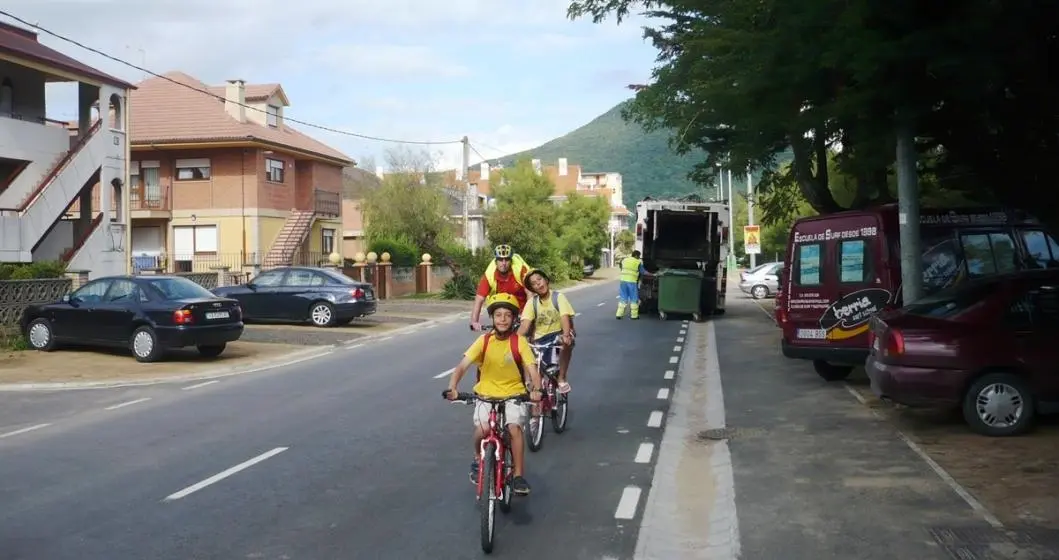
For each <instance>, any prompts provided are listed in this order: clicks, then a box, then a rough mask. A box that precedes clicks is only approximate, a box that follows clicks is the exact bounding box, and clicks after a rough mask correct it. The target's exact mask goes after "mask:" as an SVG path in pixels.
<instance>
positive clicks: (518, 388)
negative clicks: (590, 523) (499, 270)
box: [448, 293, 541, 496]
mask: <svg viewBox="0 0 1059 560" xmlns="http://www.w3.org/2000/svg"><path fill="white" fill-rule="evenodd" d="M486 310H487V312H488V313H489V316H490V317H491V318H492V320H493V332H491V333H486V334H484V335H482V336H480V337H478V339H477V340H475V341H474V344H471V347H470V348H468V349H467V351H466V352H464V354H463V360H461V361H460V363H459V365H457V366H456V368H455V370H453V372H452V378H451V380H450V381H449V389H448V398H449V400H456V398H457V394H458V393H457V389H456V388H457V387H458V386H459V384H460V380H461V379H462V378H463V376H464V374H465V373H467V368H469V367H471V365H473V364H478V372H479V380H478V383H476V384H475V385H474V392H475V394H477V395H481V396H482V397H486V398H490V399H502V398H508V397H517V396H519V395H524V394H525V393H526V385H525V382H524V381H523V371H524V372H525V374H526V375H528V376H529V378H530V386H531V391H530V400H532V401H535V402H536V401H539V400H540V398H541V391H540V388H541V378H540V374H539V373H538V372H537V364H536V360H534V358H533V350H532V349H531V348H530V346H529V343H528V342H527V341H526V338H525V337H524V336H519V335H518V334H516V333H515V332H514V331H513V330H512V325H513V324H514V322H515V317H516V316H517V315H518V312H519V305H518V300H517V299H515V296H513V295H510V294H505V293H499V294H496V295H495V296H493V297H492V298H491V300H490V301H489V305H488V307H487V309H486ZM489 409H490V407H489V405H488V404H486V403H481V402H479V403H476V404H475V407H474V425H475V427H474V461H473V462H472V463H471V482H472V483H474V484H477V483H478V454H479V453H480V452H481V443H482V439H483V438H484V437H485V434H486V432H487V431H488V430H489ZM504 417H505V419H506V423H507V430H508V433H509V434H510V436H511V456H512V463H514V465H513V467H514V468H513V470H514V473H513V477H512V479H511V489H512V490H513V491H514V492H515V493H516V494H519V495H522V496H525V495H527V494H529V493H530V485H529V483H528V482H526V479H525V478H523V472H524V471H523V466H524V465H523V458H524V457H525V447H524V445H523V443H522V442H523V437H522V425H523V423H524V419H525V414H524V412H523V406H522V405H521V404H518V403H514V402H510V401H509V402H507V403H505V404H504Z"/></svg>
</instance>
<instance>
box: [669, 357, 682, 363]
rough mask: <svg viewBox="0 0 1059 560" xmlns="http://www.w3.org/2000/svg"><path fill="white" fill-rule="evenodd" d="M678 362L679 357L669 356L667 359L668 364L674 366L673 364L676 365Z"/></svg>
mask: <svg viewBox="0 0 1059 560" xmlns="http://www.w3.org/2000/svg"><path fill="white" fill-rule="evenodd" d="M679 361H680V357H679V356H670V357H669V363H671V364H675V363H677V362H679Z"/></svg>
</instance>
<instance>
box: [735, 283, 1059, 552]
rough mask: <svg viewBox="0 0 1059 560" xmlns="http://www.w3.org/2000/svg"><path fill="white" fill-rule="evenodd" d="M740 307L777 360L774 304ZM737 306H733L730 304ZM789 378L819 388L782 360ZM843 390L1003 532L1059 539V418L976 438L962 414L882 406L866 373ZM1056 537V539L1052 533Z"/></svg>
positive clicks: (808, 370)
mask: <svg viewBox="0 0 1059 560" xmlns="http://www.w3.org/2000/svg"><path fill="white" fill-rule="evenodd" d="M729 297H730V298H731V300H730V301H731V302H732V304H735V305H739V306H742V305H754V306H757V307H758V308H759V309H760V312H759V313H756V314H755V316H757V317H758V318H759V320H760V321H761V322H762V323H770V324H771V331H770V332H771V333H772V334H771V335H770V336H767V337H763V338H760V339H755V341H754V342H755V343H758V344H762V345H764V346H765V347H763V348H761V351H762V352H769V353H774V354H776V355H777V356H778V355H779V354H780V331H779V329H778V328H775V323H774V320H773V318H772V310H773V305H774V304H773V301H772V300H759V301H754V300H752V299H751V298H750V297H748V296H746V295H744V294H742V293H739V292H738V291H730V292H729ZM732 300H734V301H732ZM785 361H786V364H785V366H784V370H785V372H789V373H788V374H790V375H800V376H804V377H805V378H806V379H808V380H813V382H814V383H816V382H818V383H821V384H826V383H827V382H825V381H822V380H819V381H817V379H818V378H817V376H816V373H814V371H813V368H812V366H811V365H810V364H809V363H808V362H805V363H804V364H801V363H799V362H798V361H794V360H785ZM839 383H844V384H845V387H846V388H847V389H848V391H849V394H850V395H851V398H856V399H857V400H858V401H860V402H861V403H862V405H863V406H865V407H867V408H869V409H871V410H872V412H873V413H874V414H875V415H876V416H877V417H878V418H879V419H880V420H882V421H885V422H887V423H889V424H890V425H891V426H893V428H894V429H896V430H899V431H900V433H901V434H903V436H904V437H906V438H907V439H908V440H909V441H910V442H911V444H912V446H913V447H914V448H916V449H918V450H919V451H920V452H922V453H923V454H925V455H926V456H927V457H929V458H930V460H931V461H933V462H934V463H936V464H937V466H938V467H940V471H941V472H944V473H947V476H951V478H952V480H953V481H954V482H955V484H956V485H958V487H960V488H963V489H966V491H967V492H968V493H969V494H970V495H971V496H972V497H973V499H976V500H977V501H979V502H980V503H981V504H982V505H983V506H984V507H985V509H986V510H988V511H989V512H990V513H992V514H993V515H994V516H996V518H997V519H999V520H1000V521H1001V522H1002V523H1003V524H1004V525H1005V526H1006V527H1009V528H1016V527H1017V528H1020V529H1021V528H1027V529H1028V530H1031V531H1036V530H1041V531H1044V532H1046V533H1048V534H1049V536H1048V538H1059V485H1057V484H1055V473H1056V472H1059V418H1055V417H1050V418H1048V417H1046V418H1042V419H1041V421H1040V422H1039V423H1038V426H1037V428H1036V429H1035V430H1034V431H1032V432H1031V433H1029V434H1027V435H1025V436H1020V437H1009V438H989V437H984V436H979V435H976V434H974V433H972V432H971V431H970V430H969V429H968V427H967V425H966V424H965V423H964V421H963V418H962V416H961V415H960V413H959V411H952V412H939V411H930V410H919V409H910V408H908V407H904V406H901V405H895V404H891V403H886V402H882V401H880V400H879V399H878V398H876V397H875V396H874V395H873V394H872V392H871V389H870V387H869V384H868V378H867V375H866V374H865V373H864V370H863V368H858V369H856V370H854V372H853V373H852V374H851V375H850V377H849V379H848V380H847V381H845V382H839ZM1053 531H1054V532H1055V533H1053Z"/></svg>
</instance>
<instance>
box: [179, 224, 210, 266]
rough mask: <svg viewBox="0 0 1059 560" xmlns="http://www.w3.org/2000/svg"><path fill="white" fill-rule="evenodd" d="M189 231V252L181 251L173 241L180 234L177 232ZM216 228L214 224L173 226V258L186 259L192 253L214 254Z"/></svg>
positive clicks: (192, 254)
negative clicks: (190, 249)
mask: <svg viewBox="0 0 1059 560" xmlns="http://www.w3.org/2000/svg"><path fill="white" fill-rule="evenodd" d="M184 231H190V232H191V247H192V252H191V254H188V253H181V252H180V250H179V249H178V248H177V247H176V245H175V242H176V239H177V238H178V237H180V235H179V234H178V232H184ZM218 234H219V231H218V228H217V225H216V224H210V225H194V226H173V240H174V246H173V253H175V256H176V259H175V260H186V259H187V257H189V256H194V255H216V254H217V245H218Z"/></svg>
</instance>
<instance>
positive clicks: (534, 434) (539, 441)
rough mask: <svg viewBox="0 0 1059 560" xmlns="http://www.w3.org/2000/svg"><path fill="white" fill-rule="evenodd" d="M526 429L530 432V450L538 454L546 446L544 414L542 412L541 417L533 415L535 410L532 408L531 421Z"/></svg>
mask: <svg viewBox="0 0 1059 560" xmlns="http://www.w3.org/2000/svg"><path fill="white" fill-rule="evenodd" d="M526 428H527V431H528V432H529V434H528V435H529V441H528V443H529V449H530V451H533V452H534V453H536V452H537V451H540V450H541V446H542V445H544V413H543V412H542V413H541V414H540V415H537V414H533V409H532V408H531V409H530V419H529V422H527V425H526Z"/></svg>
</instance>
